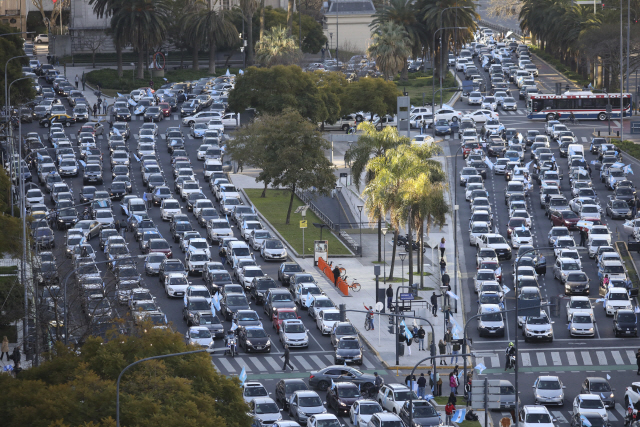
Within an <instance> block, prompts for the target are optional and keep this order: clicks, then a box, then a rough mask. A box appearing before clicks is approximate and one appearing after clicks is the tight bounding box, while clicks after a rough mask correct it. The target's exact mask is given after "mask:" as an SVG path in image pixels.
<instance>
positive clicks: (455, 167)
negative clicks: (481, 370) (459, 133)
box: [453, 145, 466, 378]
mask: <svg viewBox="0 0 640 427" xmlns="http://www.w3.org/2000/svg"><path fill="white" fill-rule="evenodd" d="M460 150H462V145H461V146H459V147H458V149H457V150H456V153H455V154H454V155H453V170H454V172H453V173H454V175H453V178H454V180H455V174H456V173H457V170H458V153H459V152H460ZM453 187H454V189H453V226H454V227H457V226H458V208H459V207H460V206H459V205H458V184H457V183H455V184H454V186H453ZM453 293H454V294H456V295H457V294H458V233H457V232H456V230H455V229H454V230H453ZM453 309H454V313H457V312H458V301H456V300H455V299H454V300H453ZM465 378H466V377H465Z"/></svg>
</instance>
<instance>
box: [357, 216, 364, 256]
mask: <svg viewBox="0 0 640 427" xmlns="http://www.w3.org/2000/svg"><path fill="white" fill-rule="evenodd" d="M363 207H364V206H363V205H358V211H359V212H360V219H359V221H360V222H359V223H358V225H359V228H360V258H362V208H363Z"/></svg>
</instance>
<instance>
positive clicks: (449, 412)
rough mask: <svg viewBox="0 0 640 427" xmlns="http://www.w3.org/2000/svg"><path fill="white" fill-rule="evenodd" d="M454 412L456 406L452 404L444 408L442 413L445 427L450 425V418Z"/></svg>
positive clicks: (449, 403)
mask: <svg viewBox="0 0 640 427" xmlns="http://www.w3.org/2000/svg"><path fill="white" fill-rule="evenodd" d="M455 411H456V405H454V404H453V403H452V402H448V403H447V406H445V407H444V413H445V415H446V417H445V421H444V425H447V426H450V425H452V424H451V418H452V417H453V413H454V412H455Z"/></svg>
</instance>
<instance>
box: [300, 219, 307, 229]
mask: <svg viewBox="0 0 640 427" xmlns="http://www.w3.org/2000/svg"><path fill="white" fill-rule="evenodd" d="M300 228H307V220H306V219H305V220H304V221H300Z"/></svg>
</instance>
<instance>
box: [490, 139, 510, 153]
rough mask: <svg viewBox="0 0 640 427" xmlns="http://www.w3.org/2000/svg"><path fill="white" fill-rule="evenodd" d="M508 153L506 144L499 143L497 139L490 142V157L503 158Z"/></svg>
mask: <svg viewBox="0 0 640 427" xmlns="http://www.w3.org/2000/svg"><path fill="white" fill-rule="evenodd" d="M506 151H507V143H506V142H504V141H497V140H495V139H493V140H490V141H489V148H488V149H487V152H488V155H489V157H502V156H504V153H505V152H506Z"/></svg>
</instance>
